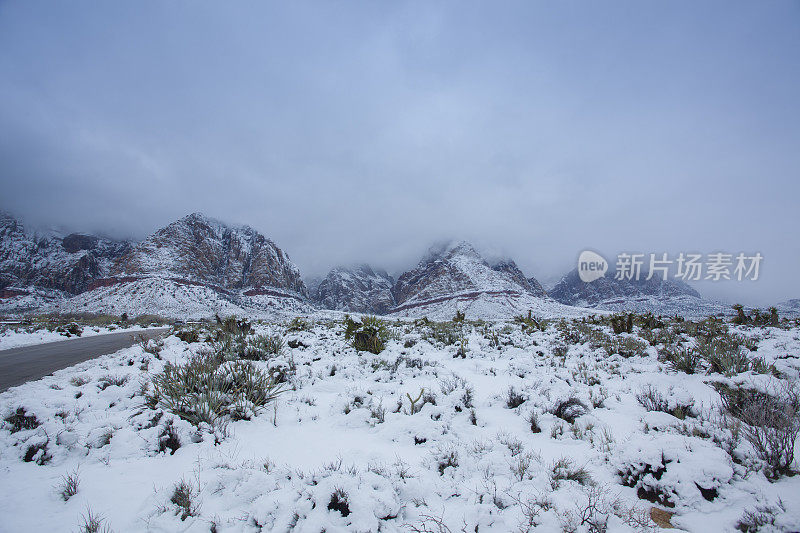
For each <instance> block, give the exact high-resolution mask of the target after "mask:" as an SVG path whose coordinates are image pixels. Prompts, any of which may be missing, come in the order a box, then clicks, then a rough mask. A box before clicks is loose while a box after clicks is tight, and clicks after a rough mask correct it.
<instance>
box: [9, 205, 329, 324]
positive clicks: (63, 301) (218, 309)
mask: <svg viewBox="0 0 800 533" xmlns="http://www.w3.org/2000/svg"><path fill="white" fill-rule="evenodd" d="M306 296H307V290H306V287H305V285H304V283H303V281H302V279H301V277H300V271H299V270H298V269H297V267H296V266H295V265H294V264H293V263H292V262H291V260H290V259H289V257H288V256H287V255H286V254H285V253H283V251H281V250H280V248H278V247H277V246H276V245H275V244H274V243H273V242H272V241H270V240H269V239H267V238H265V237H264V236H263V235H261V234H259V233H258V232H257V231H255V230H254V229H252V228H250V227H247V226H236V227H233V226H227V225H225V224H224V223H222V222H219V221H217V220H213V219H211V218H208V217H205V216H203V215H201V214H198V213H195V214H192V215H189V216H186V217H184V218H182V219H180V220H178V221H176V222H173V223H172V224H170V225H168V226H166V227H164V228H162V229H160V230H158V231H157V232H155V233H154V234H153V235H151V236H150V237H149V238H147V239H146V240H145V241H143V242H142V243H140V244H138V245H136V246H135V247H132V246H131V244H130V243H128V242H124V241H111V240H108V239H102V238H99V237H95V236H93V235H81V234H72V235H67V236H66V237H63V238H62V237H59V236H46V237H38V236H29V235H27V234H26V233H25V232H24V230H23V228H22V226H21V225H20V224H19V223H18V222H17V221H16V220H14V219H13V218H11V217H9V216H7V215H2V216H0V312H4V313H24V312H30V311H39V312H43V311H58V312H96V313H112V314H121V313H123V312H126V313H128V314H129V315H138V314H159V315H163V316H169V317H179V318H184V317H201V316H210V315H213V314H214V313H221V314H231V313H238V314H251V315H257V316H264V317H272V316H286V315H290V314H298V313H309V312H313V311H314V309H313V307H312V306H311V305H309V304H308V303H307V302H306Z"/></svg>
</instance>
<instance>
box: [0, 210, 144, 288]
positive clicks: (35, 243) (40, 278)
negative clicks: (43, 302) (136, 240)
mask: <svg viewBox="0 0 800 533" xmlns="http://www.w3.org/2000/svg"><path fill="white" fill-rule="evenodd" d="M130 250H131V243H130V242H128V241H118V240H113V239H108V238H104V237H98V236H95V235H87V234H80V233H72V234H70V235H67V236H64V237H62V236H59V235H54V234H50V235H37V234H29V233H27V232H26V231H25V229H24V228H23V226H22V224H21V223H20V222H19V221H17V220H16V219H14V218H13V217H12V216H10V215H8V214H5V213H0V291H4V294H5V295H7V296H8V295H17V296H22V295H25V294H30V293H32V292H36V291H35V290H34V289H38V290H39V291H40V292H41V291H44V292H45V293H46V292H48V291H50V293H52V294H54V295H56V294H57V292H63V293H67V294H79V293H81V292H83V291H85V290H87V289H89V288H90V285H91V283H92V282H93V281H94V280H95V279H98V278H101V277H104V276H107V275H109V273H110V272H111V270H112V267H113V265H114V263H115V261H116V260H117V259H118V258H119V257H121V256H122V255H124V254H126V253H127V252H129V251H130ZM53 291H57V292H53Z"/></svg>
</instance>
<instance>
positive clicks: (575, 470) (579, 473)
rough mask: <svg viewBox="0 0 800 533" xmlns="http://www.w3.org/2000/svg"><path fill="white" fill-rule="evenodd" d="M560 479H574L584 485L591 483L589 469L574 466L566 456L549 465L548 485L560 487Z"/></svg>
mask: <svg viewBox="0 0 800 533" xmlns="http://www.w3.org/2000/svg"><path fill="white" fill-rule="evenodd" d="M562 481H574V482H576V483H578V484H579V485H584V486H585V485H591V484H592V483H593V481H592V476H591V475H590V474H589V471H588V470H586V469H585V468H583V467H576V466H575V464H574V463H573V462H572V459H570V458H568V457H562V458H561V459H558V460H557V461H555V462H554V463H553V464H552V465H551V466H550V485H551V487H552V488H553V490H556V489H557V488H558V487H560V486H561V482H562Z"/></svg>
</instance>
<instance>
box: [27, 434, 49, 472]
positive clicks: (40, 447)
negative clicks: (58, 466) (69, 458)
mask: <svg viewBox="0 0 800 533" xmlns="http://www.w3.org/2000/svg"><path fill="white" fill-rule="evenodd" d="M49 443H50V439H49V438H47V439H46V440H44V441H42V442H37V443H34V444H29V445H28V448H27V449H26V450H25V455H24V456H23V457H22V460H23V461H25V462H26V463H31V462H33V463H36V464H37V465H39V466H44V465H46V464H47V463H49V462H50V459H52V458H53V457H52V456H51V455H50V454H49V453H47V445H48V444H49Z"/></svg>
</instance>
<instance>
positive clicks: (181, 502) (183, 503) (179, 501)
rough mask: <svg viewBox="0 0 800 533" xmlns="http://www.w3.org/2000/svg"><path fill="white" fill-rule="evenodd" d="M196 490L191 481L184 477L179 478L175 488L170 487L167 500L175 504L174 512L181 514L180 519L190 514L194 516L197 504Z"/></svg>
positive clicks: (184, 518) (197, 509)
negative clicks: (170, 490) (170, 492)
mask: <svg viewBox="0 0 800 533" xmlns="http://www.w3.org/2000/svg"><path fill="white" fill-rule="evenodd" d="M196 497H197V491H196V490H195V488H194V487H193V486H192V484H191V483H189V482H188V481H186V480H185V479H182V480H180V481H179V482H178V483H177V484H176V485H175V488H173V489H172V496H170V498H169V501H170V502H171V503H172V504H173V505H175V507H176V510H175V514H176V515H180V516H181V520H186V519H187V518H189V517H190V516H196V515H197V513H198V511H199V505H198V503H197V502H195V498H196Z"/></svg>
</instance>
